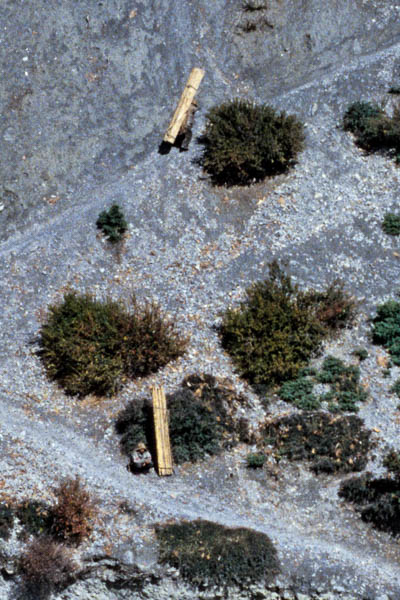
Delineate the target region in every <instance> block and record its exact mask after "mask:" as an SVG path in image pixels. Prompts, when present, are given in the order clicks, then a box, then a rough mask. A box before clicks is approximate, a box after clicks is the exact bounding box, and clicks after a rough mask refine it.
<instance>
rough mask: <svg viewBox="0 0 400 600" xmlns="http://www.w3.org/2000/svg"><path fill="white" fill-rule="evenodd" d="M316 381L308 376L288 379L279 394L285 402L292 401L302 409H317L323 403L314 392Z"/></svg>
mask: <svg viewBox="0 0 400 600" xmlns="http://www.w3.org/2000/svg"><path fill="white" fill-rule="evenodd" d="M313 388H314V383H313V381H311V379H309V378H307V377H298V378H297V379H295V380H294V381H286V382H285V383H284V384H283V385H282V387H281V389H280V390H279V395H280V397H281V398H282V400H285V402H290V403H291V404H294V406H297V408H301V409H302V410H315V409H316V408H319V407H320V405H321V403H320V400H319V398H318V397H317V396H315V395H314V394H313Z"/></svg>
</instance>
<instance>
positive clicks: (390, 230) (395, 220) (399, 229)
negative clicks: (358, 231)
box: [382, 213, 400, 235]
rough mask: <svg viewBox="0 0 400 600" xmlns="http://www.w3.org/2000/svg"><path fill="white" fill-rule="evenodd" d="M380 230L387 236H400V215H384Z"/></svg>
mask: <svg viewBox="0 0 400 600" xmlns="http://www.w3.org/2000/svg"><path fill="white" fill-rule="evenodd" d="M382 229H383V231H384V232H385V233H387V235H400V215H395V214H394V213H386V215H385V217H384V219H383V222H382Z"/></svg>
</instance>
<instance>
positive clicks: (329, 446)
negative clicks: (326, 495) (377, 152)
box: [262, 412, 371, 473]
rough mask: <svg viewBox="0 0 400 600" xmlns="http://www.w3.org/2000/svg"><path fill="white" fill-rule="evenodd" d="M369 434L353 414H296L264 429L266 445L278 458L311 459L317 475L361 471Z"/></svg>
mask: <svg viewBox="0 0 400 600" xmlns="http://www.w3.org/2000/svg"><path fill="white" fill-rule="evenodd" d="M370 434H371V432H370V431H369V430H368V429H365V428H364V427H363V423H362V421H361V419H359V418H358V417H356V416H354V415H350V416H345V417H333V416H332V415H329V414H327V413H324V412H314V413H296V414H293V415H290V416H287V417H282V418H280V419H277V420H275V421H272V422H270V423H267V424H266V425H264V427H263V428H262V440H263V444H268V445H273V446H274V448H275V457H276V458H277V459H279V458H280V457H286V458H288V459H289V460H308V461H310V462H311V469H312V470H313V471H314V472H316V473H319V472H325V473H335V472H342V473H348V472H351V471H361V470H362V469H363V468H364V467H365V465H366V464H367V460H368V451H369V449H370V446H371V443H370V439H369V438H370Z"/></svg>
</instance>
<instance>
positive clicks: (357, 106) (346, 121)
mask: <svg viewBox="0 0 400 600" xmlns="http://www.w3.org/2000/svg"><path fill="white" fill-rule="evenodd" d="M383 115H384V111H383V109H382V108H381V107H380V106H378V105H377V104H374V103H372V102H354V104H351V105H350V106H349V108H348V109H347V110H346V112H345V114H344V117H343V126H344V129H345V130H346V131H351V132H352V133H355V134H357V133H359V132H363V131H364V130H365V129H366V128H367V127H368V123H369V121H370V120H371V119H376V118H379V117H381V116H383Z"/></svg>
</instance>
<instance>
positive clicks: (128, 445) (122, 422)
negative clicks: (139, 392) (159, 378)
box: [115, 398, 153, 455]
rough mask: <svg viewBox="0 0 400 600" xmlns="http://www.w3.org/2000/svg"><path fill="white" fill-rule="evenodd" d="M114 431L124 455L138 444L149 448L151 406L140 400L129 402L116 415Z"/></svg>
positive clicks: (150, 440)
mask: <svg viewBox="0 0 400 600" xmlns="http://www.w3.org/2000/svg"><path fill="white" fill-rule="evenodd" d="M115 430H116V432H117V433H118V435H120V436H121V439H120V444H121V449H122V452H123V453H124V454H126V455H129V454H131V452H133V451H134V450H135V448H136V446H137V445H138V444H139V442H143V443H145V444H146V446H147V447H150V446H151V443H152V438H151V436H152V431H153V418H152V412H151V404H150V403H149V402H145V401H144V400H143V399H141V398H136V399H135V400H133V401H132V402H130V403H129V404H128V405H127V406H126V407H125V408H124V409H123V410H122V411H121V412H120V414H119V415H118V417H117V420H116V422H115ZM149 442H151V443H149Z"/></svg>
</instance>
